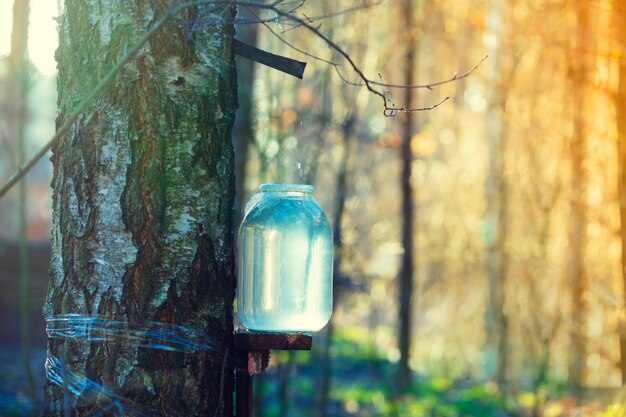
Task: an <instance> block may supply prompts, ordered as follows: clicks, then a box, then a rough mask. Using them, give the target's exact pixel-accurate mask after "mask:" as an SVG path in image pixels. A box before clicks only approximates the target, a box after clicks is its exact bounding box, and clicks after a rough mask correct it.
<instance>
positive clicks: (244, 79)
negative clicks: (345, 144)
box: [233, 7, 258, 226]
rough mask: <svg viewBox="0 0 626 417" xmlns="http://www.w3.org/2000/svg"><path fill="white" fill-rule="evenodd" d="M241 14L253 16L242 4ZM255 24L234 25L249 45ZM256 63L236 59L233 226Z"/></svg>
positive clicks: (241, 199)
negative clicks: (237, 98)
mask: <svg viewBox="0 0 626 417" xmlns="http://www.w3.org/2000/svg"><path fill="white" fill-rule="evenodd" d="M239 14H240V17H243V18H251V19H252V18H254V16H253V15H252V14H251V13H250V11H249V10H247V9H246V8H245V7H244V8H241V10H240V13H239ZM257 26H258V25H254V24H242V25H239V26H238V27H237V38H238V39H239V40H241V41H243V42H245V43H247V44H249V45H256V41H257ZM254 69H255V63H254V61H252V60H250V59H244V58H238V59H237V70H238V71H237V75H238V81H239V83H238V84H239V108H238V109H237V118H236V120H235V126H234V128H233V146H234V148H235V180H236V186H235V189H236V195H235V226H239V224H240V223H241V220H242V219H243V211H244V208H245V205H246V187H245V184H246V163H247V162H248V150H249V147H250V144H251V143H252V142H253V141H254V132H253V130H252V117H253V114H252V97H253V93H254V91H253V88H254Z"/></svg>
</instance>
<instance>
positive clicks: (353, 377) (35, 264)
mask: <svg viewBox="0 0 626 417" xmlns="http://www.w3.org/2000/svg"><path fill="white" fill-rule="evenodd" d="M16 250H17V249H16V247H15V246H11V245H6V244H0V317H2V318H3V320H2V321H0V417H11V416H33V415H41V410H42V406H43V384H44V383H45V369H44V363H45V359H46V345H45V343H46V333H45V324H44V321H43V318H42V316H41V306H42V305H43V301H44V298H45V292H46V287H47V281H48V264H49V259H50V248H49V246H46V245H37V246H34V247H32V248H30V251H29V252H30V255H31V259H30V261H29V267H30V272H31V274H30V275H31V279H30V285H29V290H30V293H31V300H30V309H29V310H30V316H31V317H30V319H31V322H30V326H29V331H30V334H31V346H32V347H31V354H30V357H31V369H32V375H33V385H34V389H31V388H30V383H29V378H28V377H27V373H26V372H25V367H24V351H23V349H22V348H21V341H20V327H19V322H20V321H19V297H18V296H17V294H18V293H19V290H18V265H17V262H16V260H17V259H18V256H17V252H16ZM358 333H359V332H349V331H338V332H337V337H336V338H335V340H334V341H333V345H332V349H331V358H332V361H331V367H330V370H331V372H330V375H331V378H330V380H329V384H330V390H329V398H328V401H327V403H326V406H325V407H324V409H325V410H326V413H325V414H323V413H321V410H322V407H321V404H320V403H319V394H320V392H321V386H322V385H323V384H322V372H321V370H322V366H320V364H321V354H322V350H323V349H322V343H320V341H321V340H320V339H321V337H320V336H318V335H316V336H315V338H314V339H315V341H314V346H313V351H312V352H291V353H288V352H275V353H273V358H272V360H271V364H270V367H269V368H268V370H267V371H266V372H265V374H263V375H262V376H260V377H255V403H256V406H255V417H290V416H294V417H344V416H345V417H348V416H362V417H370V416H371V417H375V416H376V417H377V416H381V417H383V416H389V417H405V416H406V417H507V416H510V417H626V391H624V390H618V389H604V390H601V389H590V390H586V391H583V392H582V393H579V394H578V395H573V394H572V393H571V392H570V391H568V390H567V388H566V387H565V386H564V385H558V384H553V385H550V386H545V387H542V388H541V389H538V390H536V391H535V392H531V391H523V390H518V391H516V392H506V393H504V392H501V391H499V390H498V389H497V388H496V387H495V386H493V385H491V384H489V383H482V382H480V381H475V380H471V379H463V380H453V379H449V378H445V377H429V376H423V375H417V374H416V375H414V378H413V383H412V385H411V386H410V387H409V388H408V389H407V390H406V391H405V392H404V393H398V392H397V390H396V389H395V387H394V375H395V369H396V365H395V364H394V363H392V362H390V361H389V360H388V359H387V358H386V356H384V355H381V354H380V353H379V352H376V351H375V350H374V349H372V348H371V347H368V346H367V344H366V343H363V341H362V340H358V337H355V336H354V335H355V334H358ZM155 417H156V416H155ZM168 417H169V416H168Z"/></svg>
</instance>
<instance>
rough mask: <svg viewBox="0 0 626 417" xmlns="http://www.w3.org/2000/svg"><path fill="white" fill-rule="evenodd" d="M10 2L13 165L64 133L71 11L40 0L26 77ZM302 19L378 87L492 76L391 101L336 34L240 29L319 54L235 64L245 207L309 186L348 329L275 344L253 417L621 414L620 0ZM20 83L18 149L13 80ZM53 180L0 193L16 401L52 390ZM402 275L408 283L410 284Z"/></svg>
mask: <svg viewBox="0 0 626 417" xmlns="http://www.w3.org/2000/svg"><path fill="white" fill-rule="evenodd" d="M16 4H17V1H16ZM13 6H14V4H13V2H12V1H10V0H0V55H2V56H3V59H2V62H1V63H0V91H2V93H1V94H0V106H1V108H2V111H1V112H2V114H1V117H0V174H1V178H3V179H4V178H8V177H9V176H10V174H11V173H12V172H13V171H15V169H16V168H17V166H18V161H20V156H19V154H20V149H21V148H23V149H24V153H25V154H28V155H30V154H33V153H35V152H36V151H37V150H38V149H39V148H40V147H41V146H42V145H43V144H44V143H45V142H46V141H47V140H48V139H49V138H50V137H51V136H52V135H53V133H54V117H55V106H56V98H55V95H56V86H55V77H56V74H55V71H56V70H55V63H54V50H55V48H56V43H57V38H56V36H57V35H56V22H55V21H54V20H53V18H54V17H56V16H59V15H60V13H59V8H60V7H62V6H61V4H58V3H57V2H50V1H42V0H39V1H38V0H31V1H30V13H29V25H28V26H27V27H28V37H27V38H28V59H29V62H30V64H29V67H28V70H27V71H26V72H25V73H20V74H15V73H13V72H11V54H12V48H11V37H12V30H11V29H12V27H13V21H14V20H13V13H12V10H13ZM296 13H298V15H300V16H302V17H304V18H306V19H311V22H313V23H312V24H313V25H315V26H316V27H318V26H317V25H319V30H320V31H321V32H323V33H324V34H326V35H327V36H329V37H330V38H332V39H333V41H334V42H335V43H336V44H337V45H340V46H341V48H342V49H343V50H345V51H347V52H348V53H349V55H350V57H351V59H352V60H353V61H354V62H355V63H356V64H357V65H358V66H359V68H360V69H361V70H362V71H363V72H364V73H366V74H368V77H370V78H371V79H374V80H378V75H377V74H378V73H380V74H381V77H382V80H383V81H384V82H388V83H395V84H428V83H432V82H438V81H442V80H448V79H450V78H460V76H461V75H464V74H465V73H466V72H467V71H470V70H472V69H474V68H475V70H474V71H473V72H471V74H469V75H468V76H467V77H465V78H460V79H458V80H455V81H453V82H449V83H446V84H443V85H441V86H436V87H434V88H419V89H406V88H395V89H392V88H390V89H389V90H388V93H389V95H390V97H391V99H392V100H393V103H394V104H395V105H396V106H397V107H429V106H431V105H433V104H436V103H439V102H440V101H441V100H442V99H443V98H445V97H448V96H449V97H451V98H450V99H449V100H447V101H446V102H444V103H443V104H441V105H440V106H438V107H436V108H435V109H432V110H429V111H418V112H410V113H406V114H404V113H401V112H400V113H398V114H397V115H395V116H394V117H386V116H385V115H384V114H383V111H382V101H381V100H380V97H377V96H375V95H373V94H372V93H371V92H369V91H367V89H366V88H364V87H362V86H361V87H358V86H355V85H352V83H359V82H360V80H359V79H358V78H357V77H356V76H355V74H354V72H351V71H350V68H349V65H347V62H346V61H345V60H344V59H342V57H341V56H339V55H338V54H337V52H336V51H333V50H332V49H330V48H328V46H327V44H325V42H324V41H322V40H321V39H320V38H319V37H316V36H312V35H311V34H305V33H304V32H303V31H302V28H298V27H295V26H289V25H285V24H284V22H283V23H280V22H271V21H270V22H267V23H265V24H258V25H240V26H239V27H238V33H239V35H238V37H239V38H240V39H242V40H246V41H247V42H249V43H255V44H256V45H257V46H258V47H259V48H262V49H265V50H267V51H270V52H273V53H276V54H281V55H286V56H291V57H293V58H296V59H299V60H301V61H307V62H308V66H307V69H306V71H305V76H304V79H303V80H298V79H295V78H293V77H290V76H288V75H285V74H282V73H280V72H277V71H275V70H272V69H269V68H267V67H263V66H258V65H254V66H251V65H250V63H249V62H247V61H244V60H242V59H240V58H239V59H238V60H239V61H238V65H239V71H240V77H241V80H240V110H239V114H238V120H237V123H238V125H237V127H236V129H235V133H234V138H233V142H234V145H235V149H236V155H237V156H238V158H239V161H240V165H239V168H238V179H240V180H241V182H240V188H239V190H238V193H239V195H238V201H239V207H240V206H241V204H242V202H243V201H245V199H246V198H247V196H249V195H250V194H252V193H254V192H255V190H256V189H257V187H258V185H259V184H260V183H265V182H307V183H312V184H314V185H315V187H316V192H315V195H316V198H317V199H318V201H320V203H321V205H322V206H323V207H324V209H325V211H326V213H327V214H328V215H329V218H330V219H331V222H332V223H333V225H334V226H335V233H339V235H337V234H336V237H339V239H338V240H337V239H336V240H337V242H338V243H340V245H338V247H337V259H338V261H339V262H338V264H337V266H336V270H335V282H336V287H335V290H336V294H335V303H336V307H335V312H334V316H333V321H332V323H333V324H332V326H331V328H329V329H326V330H325V331H324V332H322V333H320V334H319V335H316V338H315V344H314V351H313V352H312V353H310V354H308V353H307V354H286V353H281V354H278V355H276V356H275V358H274V359H273V363H274V365H273V366H272V367H271V368H270V369H269V370H268V373H267V374H266V375H264V376H263V377H262V378H261V379H260V381H259V382H260V383H259V384H257V386H258V387H259V390H258V393H257V396H256V399H257V412H258V414H261V415H268V416H271V415H281V416H284V415H318V413H319V415H325V414H326V413H328V415H342V414H358V415H393V414H400V415H449V416H454V415H476V416H478V415H481V416H482V415H502V414H501V413H508V414H516V413H524V414H535V415H555V416H556V415H569V414H567V413H570V412H572V411H571V410H572V407H577V408H576V409H577V410H579V412H580V410H583V411H582V413H583V415H587V414H588V415H595V414H600V413H603V414H605V415H625V414H626V409H625V408H624V403H626V399H625V398H624V394H623V392H622V393H620V390H619V389H618V387H620V386H621V385H622V384H623V383H624V380H626V377H625V376H626V294H625V289H624V287H625V283H626V279H625V274H626V270H625V268H624V262H625V259H624V258H625V257H624V247H625V246H624V245H625V244H626V243H625V242H626V224H625V223H626V178H625V177H624V169H623V164H624V163H625V162H626V150H625V149H624V146H623V138H624V134H626V55H625V50H626V49H625V48H626V5H625V4H623V2H620V1H618V0H593V1H582V0H577V1H574V0H572V1H565V0H563V1H561V0H550V1H539V0H530V1H521V0H520V1H515V0H508V1H507V0H490V1H482V0H472V1H449V0H433V1H426V0H414V1H399V0H398V1H381V2H372V3H371V4H370V3H368V2H353V1H326V0H324V1H316V2H305V3H304V4H303V5H301V7H299V8H298V10H297V12H296ZM243 16H244V17H245V16H246V15H245V14H244V15H243ZM247 18H248V19H252V20H254V16H249V15H248V16H247ZM485 55H489V56H488V58H487V59H486V60H485V61H482V59H483V57H484V56H485ZM329 62H330V63H329ZM334 63H336V64H334ZM477 64H480V65H478V66H477V67H475V66H476V65H477ZM454 74H457V76H456V77H455V75H454ZM23 82H24V83H25V84H24V85H26V86H27V92H28V95H27V97H28V107H27V112H26V114H27V119H26V122H27V125H26V131H25V136H24V137H25V141H24V142H23V143H22V144H20V143H18V142H17V141H16V137H14V136H13V135H11V133H10V132H12V131H13V130H12V129H14V127H15V124H16V123H17V122H18V119H19V117H18V115H17V113H16V109H15V106H14V105H13V104H14V103H13V102H12V101H10V100H9V97H10V95H9V94H8V93H6V94H5V92H8V91H9V88H12V87H11V86H15V85H21V83H23ZM381 91H382V92H384V94H386V92H385V91H386V90H383V89H382V88H381ZM409 91H410V92H411V93H410V94H409V93H408V92H409ZM407 161H408V162H407ZM407 175H408V178H409V181H408V182H407V181H405V182H403V180H402V179H403V178H407ZM50 177H51V166H50V163H49V161H48V160H46V159H45V158H44V160H43V161H40V162H39V163H38V164H37V165H36V166H35V167H34V168H33V170H32V171H31V172H30V173H29V175H28V177H27V179H26V181H27V185H26V186H25V187H24V188H23V194H22V195H23V197H21V196H20V189H19V188H17V187H16V188H14V189H13V190H11V191H10V192H9V194H7V195H6V196H5V197H3V198H2V199H0V239H1V241H2V243H1V244H0V260H1V262H0V300H1V303H0V315H2V317H3V320H2V322H1V323H0V341H1V342H2V343H1V346H0V363H2V365H0V414H2V415H21V413H22V412H24V410H36V409H37V408H38V407H40V403H41V389H40V386H41V384H43V378H44V377H45V374H44V372H43V362H44V360H45V339H46V334H45V326H44V323H43V320H42V318H41V313H40V311H41V305H42V304H43V299H44V294H45V288H46V285H47V268H48V266H47V265H48V262H49V230H50V225H49V222H50V218H51V207H50V202H51V195H50V193H51V189H50V187H49V183H50ZM407 192H408V194H407ZM407 195H408V196H409V197H410V202H411V204H410V207H411V212H409V214H410V218H411V219H412V223H411V222H410V223H406V215H407V212H406V206H403V204H402V201H403V198H405V197H406V196H407ZM22 198H23V199H22ZM406 224H409V225H411V226H410V227H409V231H410V232H411V234H409V239H410V240H409V241H408V242H409V243H407V240H406V239H407V227H405V225H406ZM20 241H21V242H22V243H20ZM20 245H23V247H27V248H28V259H26V258H23V259H22V263H23V265H27V266H28V268H26V269H29V270H30V273H29V272H28V271H26V270H25V268H24V267H23V266H22V267H21V268H20V264H19V262H18V261H19V259H20V257H19V256H17V253H18V252H19V246H20ZM24 245H25V246H24ZM407 248H408V250H407ZM407 258H410V259H408V260H407ZM407 262H408V264H407ZM403 265H404V266H403ZM407 265H409V267H407ZM407 268H409V269H407ZM20 270H21V271H22V273H20ZM407 272H408V276H409V278H410V286H409V287H408V288H410V293H411V295H412V297H411V298H407V297H406V291H400V290H399V289H398V288H405V289H406V288H407V287H402V285H404V284H401V282H402V279H401V278H400V277H402V276H404V277H405V279H406V276H407ZM399 294H404V295H405V297H404V298H403V297H400V295H399ZM18 295H19V296H18ZM407 300H408V301H407ZM407 302H408V303H410V304H409V305H408V306H409V308H408V309H407V308H405V309H402V314H399V309H400V306H401V305H402V303H405V304H406V303H407ZM20 309H21V310H20ZM20 311H21V313H20ZM407 317H408V318H407ZM20 320H21V321H20ZM402 323H409V324H410V327H409V329H408V333H406V331H405V334H404V336H403V335H402V328H403V326H402ZM407 334H408V335H409V337H408V341H405V343H404V345H403V344H402V343H400V340H402V338H403V337H404V338H405V339H406V338H407ZM329 335H331V336H332V337H329ZM403 346H404V348H403ZM407 349H408V350H407ZM320 364H322V365H323V366H319V365H320ZM403 367H406V369H408V370H409V371H410V374H409V377H408V380H407V381H403V378H404V377H403V376H402V375H403V371H402V369H403ZM26 369H28V370H26ZM399 385H402V386H399ZM319 387H322V388H321V389H320V388H319ZM403 393H404V394H403ZM315 404H317V405H321V406H320V407H314V405H315ZM585 407H587V408H585ZM550 413H552V414H550ZM585 413H586V414H585ZM611 413H613V414H611ZM619 413H622V414H619ZM572 415H573V414H572Z"/></svg>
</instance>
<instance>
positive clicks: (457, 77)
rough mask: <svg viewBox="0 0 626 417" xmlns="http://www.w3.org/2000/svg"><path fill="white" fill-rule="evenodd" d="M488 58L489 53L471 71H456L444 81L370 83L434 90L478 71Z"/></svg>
mask: <svg viewBox="0 0 626 417" xmlns="http://www.w3.org/2000/svg"><path fill="white" fill-rule="evenodd" d="M487 58H489V55H485V56H484V57H483V58H482V59H481V60H480V61H478V63H476V65H474V66H473V67H472V68H470V70H469V71H467V72H465V73H464V74H462V75H458V74H457V73H456V72H455V73H454V75H453V76H452V77H450V78H448V79H447V80H443V81H436V82H433V83H428V84H414V85H405V84H386V83H382V82H376V81H370V83H371V84H375V85H380V86H384V87H387V88H402V89H407V88H425V89H428V90H432V89H433V87H438V86H440V85H444V84H449V83H451V82H453V81H459V80H462V79H463V78H467V77H468V76H469V75H470V74H471V73H473V72H474V71H476V69H478V67H479V66H480V64H482V63H483V62H485V60H486V59H487Z"/></svg>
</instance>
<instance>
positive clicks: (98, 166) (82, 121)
mask: <svg viewBox="0 0 626 417" xmlns="http://www.w3.org/2000/svg"><path fill="white" fill-rule="evenodd" d="M65 3H66V6H65V7H66V10H65V13H64V15H63V18H62V22H61V25H60V46H59V49H58V51H57V60H58V67H59V79H58V90H59V98H58V109H59V116H58V118H57V126H61V125H62V124H63V123H64V121H65V120H66V118H67V117H68V115H69V114H70V113H71V112H72V111H73V109H74V107H75V106H76V104H77V103H78V102H79V101H80V100H81V99H82V98H83V97H85V96H86V95H87V94H88V93H89V91H90V90H91V89H92V88H93V87H94V86H95V85H96V84H97V83H98V82H99V81H100V80H101V79H102V77H103V75H104V74H105V73H106V72H107V71H108V70H109V69H110V68H111V67H112V66H113V65H115V63H116V62H117V61H118V60H119V59H120V57H121V56H122V55H123V54H124V51H125V50H126V49H127V48H130V47H131V46H132V45H133V44H134V42H135V41H136V40H137V39H138V38H139V37H140V36H141V35H142V34H143V33H145V32H146V30H147V29H148V28H149V27H150V25H151V24H152V23H153V22H154V21H156V20H157V19H159V18H160V16H162V15H163V13H164V12H165V7H166V5H165V2H154V1H149V0H136V1H123V0H113V1H104V0H90V1H83V0H66V2H65ZM234 12H235V10H234V9H233V8H232V7H230V6H228V7H219V8H216V7H215V6H213V8H212V10H211V11H209V10H208V9H206V8H205V6H197V7H193V8H189V9H186V10H185V11H183V12H182V13H180V14H179V15H178V16H177V17H176V18H173V19H170V20H169V22H168V23H166V24H165V25H164V27H162V28H161V29H160V30H158V31H157V32H156V33H155V35H154V36H153V37H152V38H151V40H150V41H149V43H148V44H146V45H145V46H144V47H143V48H142V49H141V50H140V51H139V53H138V55H137V56H136V57H135V59H134V60H132V61H131V62H130V63H129V64H127V65H125V66H124V68H123V70H122V72H121V73H120V75H118V76H117V77H116V78H115V80H114V81H113V83H112V85H111V86H110V87H109V88H108V89H106V90H105V92H104V93H103V95H102V96H101V97H100V98H99V99H98V100H97V101H96V102H95V104H93V105H92V106H90V107H89V108H88V109H87V110H86V111H85V112H84V113H83V114H82V115H81V116H80V117H79V119H78V120H77V121H76V123H75V125H74V126H73V128H72V129H71V130H70V132H69V133H68V134H67V135H66V136H65V137H64V138H63V140H61V141H60V142H59V143H58V144H57V145H56V146H55V147H54V148H53V157H52V162H53V166H54V178H53V182H52V186H53V188H54V197H53V210H54V211H53V213H54V214H53V230H52V245H53V249H52V250H53V253H52V261H51V274H50V282H49V289H48V296H47V300H46V305H45V307H44V315H45V316H46V319H47V320H48V325H49V327H57V328H58V327H59V326H63V325H64V326H66V327H67V328H68V330H67V331H65V332H60V333H59V332H57V333H55V334H56V337H51V338H50V339H49V342H48V360H47V363H46V366H47V375H48V381H47V384H46V387H45V395H46V405H45V415H46V416H60V415H72V416H94V415H97V414H98V412H101V413H102V414H104V415H142V416H144V415H149V416H152V415H154V416H186V417H188V416H229V415H232V374H233V373H232V365H231V364H232V361H230V360H229V356H228V355H229V350H228V346H230V344H231V338H232V299H233V296H234V274H233V269H234V262H233V251H232V238H233V230H232V229H233V226H232V216H233V202H234V193H235V189H234V173H233V150H232V145H231V137H230V135H231V130H232V125H233V121H234V114H235V109H236V106H237V103H236V89H237V87H236V77H235V75H236V74H235V73H236V71H235V69H234V68H235V67H234V60H233V57H232V53H231V47H230V46H231V41H232V38H233V35H234V30H233V29H232V27H231V26H229V25H225V24H223V21H224V20H225V19H226V20H228V19H232V17H233V16H234ZM76 317H82V318H84V319H85V320H86V319H87V318H94V317H98V318H99V319H100V320H102V322H104V323H105V325H104V327H105V331H103V332H100V336H103V337H100V338H98V337H95V336H94V333H93V329H87V331H83V333H81V329H80V328H78V329H75V328H71V327H72V323H75V322H76ZM64 320H65V321H64ZM87 323H91V322H90V321H87ZM106 323H109V324H106ZM174 326H176V327H174ZM120 328H121V329H122V331H118V332H117V333H116V334H115V335H112V334H111V333H113V332H112V330H111V329H113V330H120ZM107 329H108V330H107ZM138 329H143V330H142V331H139V330H138ZM172 329H175V331H174V330H172ZM145 330H149V331H152V333H149V332H146V331H145ZM168 331H169V333H167V332H168ZM124 332H126V333H124ZM159 332H160V333H159ZM49 334H50V330H49ZM171 334H175V335H176V336H178V335H181V334H182V335H185V334H187V335H195V338H196V339H195V340H194V341H195V342H196V343H195V344H192V343H188V345H193V346H191V347H189V348H188V349H183V348H181V346H187V345H185V343H184V342H185V341H184V340H177V343H178V344H177V345H176V344H175V346H177V348H176V349H174V348H172V347H171V346H170V347H169V348H168V347H167V346H165V345H162V344H159V343H157V342H154V339H155V337H156V336H159V335H160V336H168V335H169V336H171ZM155 335H156V336H155ZM198 335H201V336H198ZM149 336H150V337H152V338H150V337H149ZM103 339H104V340H103ZM157 340H158V338H157ZM189 342H191V341H189ZM231 353H232V352H231ZM231 356H232V355H231Z"/></svg>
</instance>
